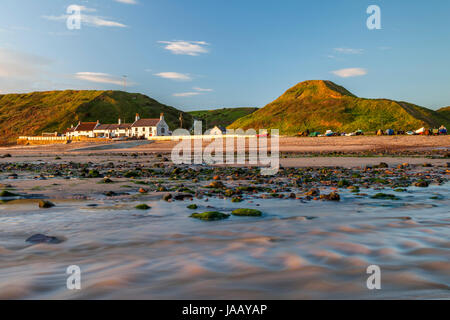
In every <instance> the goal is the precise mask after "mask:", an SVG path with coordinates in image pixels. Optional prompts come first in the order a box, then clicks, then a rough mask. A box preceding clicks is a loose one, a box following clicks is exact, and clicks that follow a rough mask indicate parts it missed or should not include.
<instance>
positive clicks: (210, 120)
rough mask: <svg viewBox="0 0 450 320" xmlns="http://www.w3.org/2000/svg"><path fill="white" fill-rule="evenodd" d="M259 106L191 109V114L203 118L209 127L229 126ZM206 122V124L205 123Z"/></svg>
mask: <svg viewBox="0 0 450 320" xmlns="http://www.w3.org/2000/svg"><path fill="white" fill-rule="evenodd" d="M256 110H258V108H223V109H217V110H204V111H191V112H189V114H190V115H191V116H193V117H194V118H195V119H198V120H203V125H204V126H205V125H206V126H207V128H212V127H214V126H223V127H227V126H229V125H230V124H232V123H233V122H234V121H236V120H237V119H239V118H242V117H244V116H246V115H249V114H251V113H253V112H255V111H256ZM205 123H206V124H205Z"/></svg>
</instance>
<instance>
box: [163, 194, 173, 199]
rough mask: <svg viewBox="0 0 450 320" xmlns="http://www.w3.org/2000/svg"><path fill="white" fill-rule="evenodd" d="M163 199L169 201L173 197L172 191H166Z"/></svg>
mask: <svg viewBox="0 0 450 320" xmlns="http://www.w3.org/2000/svg"><path fill="white" fill-rule="evenodd" d="M162 199H163V200H164V201H169V200H170V199H172V195H171V194H170V193H166V194H165V195H163V197H162Z"/></svg>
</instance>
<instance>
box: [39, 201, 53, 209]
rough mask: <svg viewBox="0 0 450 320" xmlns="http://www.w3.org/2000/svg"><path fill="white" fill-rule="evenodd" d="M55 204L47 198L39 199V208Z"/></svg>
mask: <svg viewBox="0 0 450 320" xmlns="http://www.w3.org/2000/svg"><path fill="white" fill-rule="evenodd" d="M54 206H55V204H54V203H52V202H50V201H47V200H39V208H41V209H48V208H52V207H54Z"/></svg>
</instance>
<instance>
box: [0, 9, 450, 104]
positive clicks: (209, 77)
mask: <svg viewBox="0 0 450 320" xmlns="http://www.w3.org/2000/svg"><path fill="white" fill-rule="evenodd" d="M372 4H375V5H378V6H379V7H380V9H381V26H382V29H381V30H369V29H368V28H367V26H366V20H367V18H368V17H369V14H367V13H366V9H367V7H368V6H369V5H372ZM69 5H79V6H82V12H81V13H82V20H81V29H80V30H69V29H68V28H67V24H66V20H67V12H66V10H67V7H68V6H69ZM449 14H450V1H448V0H433V1H428V2H426V1H422V0H414V1H413V0H411V1H404V0H389V1H379V0H374V1H364V0H339V1H337V0H333V1H331V0H321V1H303V0H292V1H291V0H278V1H272V0H271V1H263V0H259V1H256V0H227V1H219V0H89V1H83V0H68V1H67V0H39V1H36V0H2V1H1V3H0V93H10V92H29V91H37V90H39V91H42V90H56V89H113V90H122V89H123V79H122V76H123V75H127V82H128V88H127V91H130V92H141V93H144V94H147V95H149V96H151V97H152V98H155V99H157V100H159V101H160V102H162V103H165V104H168V105H172V106H175V107H178V108H180V109H183V110H196V109H210V108H218V107H241V106H256V107H262V106H264V105H265V104H267V103H269V102H271V101H272V100H274V99H275V98H277V97H278V96H280V95H281V94H282V93H283V92H284V91H285V90H287V89H288V88H289V87H291V86H293V85H295V84H296V83H298V82H301V81H304V80H311V79H328V80H332V81H334V82H336V83H338V84H340V85H343V86H344V87H346V88H347V89H348V90H350V91H352V92H353V93H354V94H356V95H358V96H361V97H367V98H390V99H396V100H405V101H409V102H412V103H416V104H419V105H422V106H425V107H429V108H433V109H437V108H439V107H443V106H448V105H450V90H449V87H450V72H449V71H450V58H449V57H450V25H449V24H448V21H447V20H448V15H449Z"/></svg>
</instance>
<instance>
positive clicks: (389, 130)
mask: <svg viewBox="0 0 450 320" xmlns="http://www.w3.org/2000/svg"><path fill="white" fill-rule="evenodd" d="M386 135H388V136H393V135H394V130H392V129H387V130H386Z"/></svg>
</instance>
